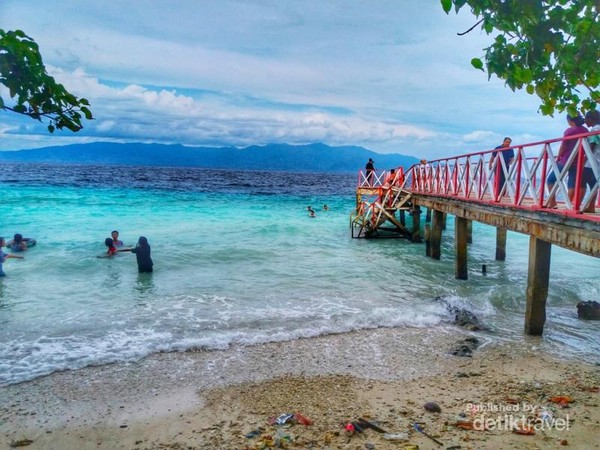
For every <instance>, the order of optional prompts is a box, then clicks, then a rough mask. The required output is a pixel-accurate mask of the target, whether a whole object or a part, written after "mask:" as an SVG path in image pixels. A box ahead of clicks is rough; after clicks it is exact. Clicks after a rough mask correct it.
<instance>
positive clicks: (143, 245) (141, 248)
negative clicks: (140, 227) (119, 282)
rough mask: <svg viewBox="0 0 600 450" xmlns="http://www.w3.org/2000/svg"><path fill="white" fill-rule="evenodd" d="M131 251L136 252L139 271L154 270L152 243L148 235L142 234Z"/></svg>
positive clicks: (148, 271)
mask: <svg viewBox="0 0 600 450" xmlns="http://www.w3.org/2000/svg"><path fill="white" fill-rule="evenodd" d="M130 251H131V253H135V257H136V258H137V264H138V272H140V273H144V272H146V273H150V272H152V266H153V265H154V263H153V262H152V258H151V257H150V244H148V239H146V237H144V236H140V238H139V239H138V243H137V245H136V246H135V248H132V249H131V250H130Z"/></svg>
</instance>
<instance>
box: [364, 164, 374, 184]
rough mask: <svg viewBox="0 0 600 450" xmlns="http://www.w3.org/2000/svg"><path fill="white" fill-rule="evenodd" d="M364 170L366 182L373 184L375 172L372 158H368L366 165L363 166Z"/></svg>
mask: <svg viewBox="0 0 600 450" xmlns="http://www.w3.org/2000/svg"><path fill="white" fill-rule="evenodd" d="M365 170H366V171H367V175H366V178H367V184H368V185H369V186H372V185H373V173H374V172H375V165H374V163H373V159H372V158H369V161H368V162H367V165H366V166H365Z"/></svg>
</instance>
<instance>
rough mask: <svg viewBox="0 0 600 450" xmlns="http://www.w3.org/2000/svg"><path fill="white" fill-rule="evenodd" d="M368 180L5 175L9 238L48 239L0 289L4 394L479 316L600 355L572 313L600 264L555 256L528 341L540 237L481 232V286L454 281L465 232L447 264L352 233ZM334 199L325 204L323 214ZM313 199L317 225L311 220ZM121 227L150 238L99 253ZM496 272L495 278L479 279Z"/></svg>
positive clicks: (128, 236) (146, 173)
mask: <svg viewBox="0 0 600 450" xmlns="http://www.w3.org/2000/svg"><path fill="white" fill-rule="evenodd" d="M355 182H356V177H355V176H354V175H348V174H315V173H279V172H250V171H236V172H234V171H216V170H203V169H191V168H190V169H186V168H148V167H99V166H98V167H96V166H76V165H72V166H52V165H11V164H3V165H0V198H1V204H2V216H1V220H0V235H3V236H5V237H11V236H12V235H13V234H14V233H16V232H20V233H22V234H23V235H24V236H26V237H32V238H35V239H37V241H38V245H37V246H36V247H34V248H32V249H30V250H28V251H27V252H25V253H24V256H25V259H24V260H17V259H9V260H7V261H6V262H5V264H4V271H5V272H6V274H7V276H6V277H5V278H3V279H0V386H1V385H7V384H12V383H18V382H22V381H26V380H31V379H34V378H36V377H39V376H43V375H46V374H49V373H52V372H55V371H61V370H69V369H78V368H82V367H85V366H90V365H101V364H109V363H114V362H120V361H126V362H128V361H135V360H138V359H140V358H143V357H145V356H147V355H150V354H152V353H155V352H171V351H186V350H197V349H203V350H209V351H210V350H214V349H224V348H227V347H228V346H230V345H232V344H241V345H253V344H258V343H262V342H268V341H281V340H291V339H299V338H307V337H313V336H319V335H323V334H332V333H342V332H347V331H351V330H360V329H370V328H377V327H421V328H424V329H426V332H424V333H423V336H424V339H426V337H427V335H428V334H430V333H438V332H439V333H443V330H444V329H447V327H451V326H453V325H452V324H451V321H452V314H451V313H450V312H449V311H448V309H447V308H446V307H445V306H444V305H443V304H441V303H440V302H436V301H434V298H435V297H437V296H443V297H445V298H446V299H447V301H448V302H450V303H451V304H454V305H456V306H459V307H465V308H468V309H469V310H471V311H472V312H474V313H475V314H476V315H477V316H478V317H479V318H480V320H481V321H482V322H483V323H484V324H485V325H486V326H487V327H489V331H486V332H479V333H478V336H480V337H481V338H482V339H483V340H484V341H485V342H494V341H503V342H511V343H515V344H517V345H524V346H530V347H532V348H541V349H543V350H546V351H550V352H552V353H555V354H559V355H562V356H564V357H565V358H578V359H585V360H587V361H592V362H598V361H600V356H599V355H600V339H598V338H599V336H600V323H599V322H586V321H580V320H579V319H578V318H577V312H576V308H575V305H576V304H577V302H579V301H582V300H598V299H599V297H600V261H599V260H597V259H595V258H591V257H587V256H583V255H579V254H577V253H573V252H570V251H567V250H564V249H560V248H557V247H554V248H553V250H552V252H553V253H552V266H551V286H550V292H549V297H548V310H547V312H548V320H547V322H546V327H545V333H544V336H543V337H542V338H531V337H525V336H524V335H523V331H522V330H523V317H524V310H525V286H526V282H527V249H528V237H527V236H524V235H520V234H516V233H509V234H508V243H507V259H506V261H505V262H497V261H494V253H495V247H494V245H495V230H494V229H493V228H491V227H488V226H485V225H481V224H476V223H475V224H474V230H473V244H471V245H470V247H469V266H470V272H469V280H468V281H459V280H455V279H454V262H453V245H454V242H453V235H454V233H453V221H452V220H451V218H449V220H448V228H447V230H446V231H445V232H444V235H443V249H442V259H441V261H434V260H432V259H430V258H426V257H425V256H424V253H425V249H424V244H413V243H410V242H408V241H406V240H404V239H375V240H364V239H352V238H351V237H350V230H349V214H350V212H351V211H352V210H353V208H354V201H355V197H354V188H355ZM324 204H327V205H328V206H329V208H330V209H329V210H328V211H324V210H323V209H322V206H323V205H324ZM308 205H311V206H312V207H313V208H314V209H315V210H316V212H317V217H316V218H310V217H309V216H308V214H307V210H306V208H307V206H308ZM113 229H118V230H119V231H120V236H121V239H122V240H123V241H124V242H125V244H126V245H134V244H135V243H136V242H137V239H138V237H139V236H141V235H144V236H146V237H147V238H148V240H149V242H150V244H151V246H152V257H153V260H154V263H155V272H154V273H153V274H138V272H137V266H136V263H135V256H133V255H132V254H130V253H122V254H119V255H117V256H116V257H114V258H111V259H107V258H98V257H97V256H98V255H101V254H103V253H104V250H105V248H104V244H103V242H104V239H105V238H106V237H109V235H110V231H111V230H113ZM482 264H486V265H487V275H486V276H484V275H483V274H482V273H481V266H482Z"/></svg>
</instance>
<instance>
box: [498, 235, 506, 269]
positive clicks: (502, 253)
mask: <svg viewBox="0 0 600 450" xmlns="http://www.w3.org/2000/svg"><path fill="white" fill-rule="evenodd" d="M504 260H506V228H500V227H498V228H496V261H504Z"/></svg>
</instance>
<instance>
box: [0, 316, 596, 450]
mask: <svg viewBox="0 0 600 450" xmlns="http://www.w3.org/2000/svg"><path fill="white" fill-rule="evenodd" d="M469 336H477V338H478V339H479V340H480V342H481V345H480V347H479V348H478V349H477V350H475V351H474V352H473V356H472V357H458V356H452V355H450V354H449V351H450V350H451V349H452V347H453V344H452V343H453V342H456V343H460V342H462V340H464V339H465V338H468V337H469ZM523 342H524V345H523V346H522V347H519V346H515V345H514V344H513V345H500V344H497V343H493V344H492V343H489V340H486V337H485V334H468V333H466V332H464V331H463V330H462V329H460V328H455V327H447V328H444V329H442V330H441V331H439V330H437V331H436V332H435V333H430V332H429V330H427V329H423V328H414V329H413V328H404V329H376V330H368V331H360V332H352V333H346V334H339V335H330V336H322V337H315V338H311V339H302V340H296V341H290V342H280V343H270V344H262V345H256V346H244V347H241V346H240V347H231V348H229V349H226V350H223V351H210V352H207V351H197V352H185V353H164V354H157V355H153V356H151V357H148V358H145V359H143V360H141V361H139V362H137V363H134V364H113V365H107V366H99V367H90V368H85V369H81V370H76V371H66V372H62V373H55V374H52V375H49V376H46V377H42V378H38V379H35V380H33V381H30V382H26V383H21V384H18V385H11V386H6V387H3V388H0V448H2V449H4V448H10V447H11V446H12V447H18V448H20V447H23V448H27V449H139V450H142V449H263V448H278V447H277V446H279V448H299V449H311V448H314V449H398V448H404V449H415V448H419V449H438V448H439V449H442V448H445V449H450V448H453V449H459V448H460V449H498V448H515V449H544V448H557V447H562V446H567V447H571V448H577V449H593V448H600V444H599V443H598V438H597V437H598V435H599V433H600V407H599V405H600V392H599V391H600V367H598V366H596V365H586V364H584V363H581V362H573V361H568V360H564V359H557V358H555V357H553V356H551V355H541V354H536V353H535V352H534V350H533V349H535V342H536V341H535V339H534V338H528V337H524V338H523ZM432 403H435V404H432ZM426 404H427V408H426V407H425V405H426ZM438 407H439V411H437V412H436V411H435V410H437V409H438ZM285 414H293V415H294V416H292V417H290V418H287V419H286V418H285V416H284V415H285ZM304 418H308V419H309V420H310V422H311V424H310V425H306V424H303V422H304V423H306V422H305V421H304ZM361 418H362V419H364V420H366V421H367V422H369V423H371V424H374V425H376V426H375V427H374V428H380V431H385V432H386V434H384V433H381V432H379V431H377V430H375V429H374V428H369V427H368V426H366V425H364V424H365V422H364V421H362V422H361V421H360V420H359V419H361ZM276 419H279V420H280V422H285V423H283V424H282V425H278V424H277V423H273V422H274V421H275V420H276ZM299 422H300V423H299ZM353 422H354V424H355V425H358V426H357V427H356V426H355V427H354V428H355V430H354V431H352V430H347V429H346V428H348V424H352V423H353ZM361 424H362V425H361ZM415 424H417V427H418V428H420V430H422V431H423V432H424V433H422V432H419V431H415ZM361 428H364V429H363V430H362V432H360V429H361ZM516 430H519V431H520V433H525V434H519V433H517V432H515V431H516ZM425 433H426V434H425Z"/></svg>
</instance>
